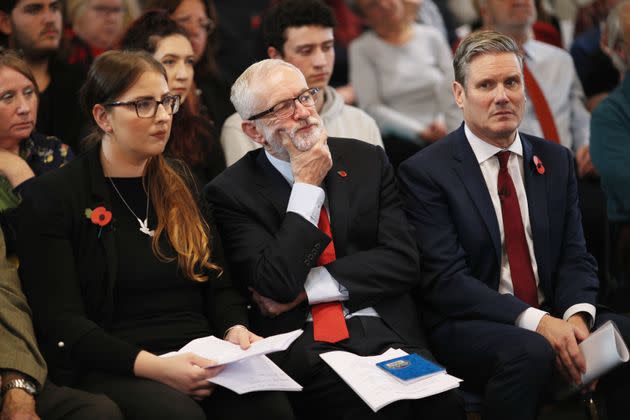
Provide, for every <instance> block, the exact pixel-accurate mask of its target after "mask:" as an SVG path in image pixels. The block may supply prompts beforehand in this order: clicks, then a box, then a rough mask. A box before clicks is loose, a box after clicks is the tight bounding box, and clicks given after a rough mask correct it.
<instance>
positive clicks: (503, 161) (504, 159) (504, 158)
mask: <svg viewBox="0 0 630 420" xmlns="http://www.w3.org/2000/svg"><path fill="white" fill-rule="evenodd" d="M497 158H499V170H503V169H507V163H508V159H510V151H508V150H504V151H503V152H499V153H497Z"/></svg>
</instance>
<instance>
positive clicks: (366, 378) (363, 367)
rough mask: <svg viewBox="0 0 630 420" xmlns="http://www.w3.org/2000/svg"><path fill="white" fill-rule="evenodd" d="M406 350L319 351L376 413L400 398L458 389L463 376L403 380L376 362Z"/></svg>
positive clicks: (444, 375) (405, 398)
mask: <svg viewBox="0 0 630 420" xmlns="http://www.w3.org/2000/svg"><path fill="white" fill-rule="evenodd" d="M405 355H407V353H406V352H405V351H403V350H400V349H388V350H387V351H386V352H385V353H383V354H381V355H378V356H369V357H362V356H357V355H356V354H352V353H348V352H345V351H331V352H328V353H323V354H320V357H321V358H322V359H324V361H325V362H326V363H328V364H329V365H330V367H331V368H333V370H334V371H335V372H337V374H338V375H339V376H341V378H342V379H343V380H344V381H345V382H346V383H347V384H348V385H349V386H350V388H352V389H353V390H354V392H356V393H357V395H358V396H359V397H361V399H363V401H365V403H366V404H367V405H368V406H370V408H371V409H372V410H373V411H374V412H376V411H378V410H380V409H381V408H383V407H384V406H386V405H388V404H391V403H393V402H394V401H398V400H415V399H419V398H424V397H428V396H430V395H435V394H439V393H441V392H444V391H448V390H449V389H453V388H457V387H458V386H459V383H460V382H461V379H458V378H456V377H454V376H451V375H449V374H447V373H446V372H445V371H444V372H441V373H438V374H435V375H432V376H429V377H427V378H426V379H422V380H418V381H415V382H411V383H401V382H400V381H398V380H396V379H394V378H393V377H392V376H391V375H390V374H389V373H387V372H385V371H384V370H382V369H381V368H379V367H378V366H377V365H376V364H377V363H379V362H383V361H387V360H389V359H393V358H396V357H402V356H405Z"/></svg>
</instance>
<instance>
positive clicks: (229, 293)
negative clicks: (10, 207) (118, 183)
mask: <svg viewBox="0 0 630 420" xmlns="http://www.w3.org/2000/svg"><path fill="white" fill-rule="evenodd" d="M99 153H100V145H99V146H96V147H93V148H91V149H90V150H88V151H86V152H85V153H84V154H83V155H81V156H80V157H79V158H77V159H75V160H74V161H72V162H70V163H69V164H68V165H66V166H64V167H62V168H60V169H58V170H56V171H52V172H49V173H47V174H44V175H42V176H40V177H37V178H36V179H34V180H33V182H32V183H31V184H30V185H29V188H28V190H26V191H23V201H22V203H21V205H20V209H19V211H20V222H19V225H20V226H19V230H18V254H19V257H20V277H21V279H22V282H23V286H24V291H25V293H26V295H27V297H28V299H29V303H30V304H31V307H32V310H33V319H34V324H35V327H36V331H37V334H38V339H39V343H40V346H41V348H42V352H43V353H44V356H45V358H46V360H47V361H48V364H49V366H50V372H51V376H52V377H53V379H54V380H55V381H57V382H60V383H61V384H67V383H71V382H72V380H73V379H74V376H75V374H76V372H77V370H78V368H80V367H81V365H82V364H87V365H90V367H92V368H94V367H95V368H98V369H103V370H114V371H120V373H131V372H132V371H133V363H134V361H135V357H136V356H137V353H138V352H139V351H140V349H139V348H137V347H136V346H134V345H132V344H129V343H126V342H123V341H122V340H119V339H118V338H116V337H114V336H112V335H110V334H108V333H107V329H108V326H109V325H111V321H112V314H113V309H114V301H113V294H114V293H113V292H114V286H115V284H116V275H117V273H118V268H117V259H118V258H117V255H118V251H117V249H116V241H115V238H114V232H113V230H112V229H114V228H115V220H116V214H114V215H113V219H112V222H110V223H109V224H108V225H107V226H105V227H103V229H102V231H101V232H100V233H99V231H100V229H101V228H100V227H99V226H97V225H95V224H94V223H92V222H91V221H90V219H88V218H87V217H86V216H85V210H86V209H88V208H89V209H94V208H96V207H98V206H104V207H105V208H106V209H108V210H109V209H111V208H112V206H111V197H110V194H109V191H108V189H107V184H106V179H105V176H104V175H103V168H102V166H101V163H100V158H99ZM214 238H215V239H216V240H215V241H214V243H213V245H214V254H213V255H214V257H215V258H216V262H217V263H218V264H219V265H222V250H221V245H220V243H219V242H218V235H217V234H216V232H215V235H214ZM209 277H210V278H209V280H208V283H207V295H206V298H207V300H206V314H207V316H208V319H209V321H210V324H211V325H212V326H213V327H214V329H215V330H216V331H217V334H223V332H224V331H225V329H226V328H227V327H229V326H231V325H234V324H237V323H238V324H247V311H246V310H245V305H244V300H243V299H242V297H241V296H240V295H239V294H238V293H237V292H236V291H235V290H234V289H233V288H232V285H231V280H230V276H229V274H228V273H227V272H225V273H224V275H223V276H221V277H218V278H216V276H215V275H214V274H213V273H209ZM209 333H212V331H209ZM61 343H63V344H61Z"/></svg>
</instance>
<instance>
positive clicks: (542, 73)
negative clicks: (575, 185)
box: [519, 39, 591, 152]
mask: <svg viewBox="0 0 630 420" xmlns="http://www.w3.org/2000/svg"><path fill="white" fill-rule="evenodd" d="M523 50H525V62H526V63H527V67H528V68H529V70H530V71H531V73H532V75H533V76H534V78H535V79H536V81H537V82H538V84H539V85H540V89H541V90H542V92H543V93H544V95H545V99H547V103H548V104H549V108H550V109H551V113H552V114H553V119H554V121H555V123H556V128H557V130H558V135H559V136H560V143H561V144H562V145H563V146H564V147H566V148H568V149H570V150H573V151H574V152H575V151H576V150H577V149H578V148H579V147H580V146H583V145H587V144H588V143H589V136H590V122H591V115H590V114H589V112H588V111H587V110H586V107H585V106H584V90H583V89H582V84H581V83H580V79H579V78H578V76H577V73H576V71H575V66H574V64H573V59H572V58H571V56H570V55H569V53H567V52H566V51H564V50H562V49H560V48H558V47H554V46H553V45H549V44H545V43H543V42H540V41H536V40H533V39H532V40H529V41H527V42H526V43H525V44H523ZM519 130H520V131H521V132H523V133H527V134H532V135H534V136H538V137H544V136H543V132H542V128H541V126H540V123H539V122H538V118H537V117H536V112H535V111H534V106H533V102H532V101H531V100H529V101H527V103H526V104H525V115H524V116H523V121H522V122H521V126H520V127H519Z"/></svg>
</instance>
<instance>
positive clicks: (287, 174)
mask: <svg viewBox="0 0 630 420" xmlns="http://www.w3.org/2000/svg"><path fill="white" fill-rule="evenodd" d="M265 156H267V159H268V160H269V163H271V166H273V167H274V168H276V170H277V171H278V172H280V175H282V176H283V177H284V179H286V180H287V182H288V183H289V184H291V185H293V182H294V178H293V170H292V169H291V163H290V162H286V161H284V160H281V159H278V158H277V157H274V156H271V155H270V154H269V152H268V151H267V150H265Z"/></svg>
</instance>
